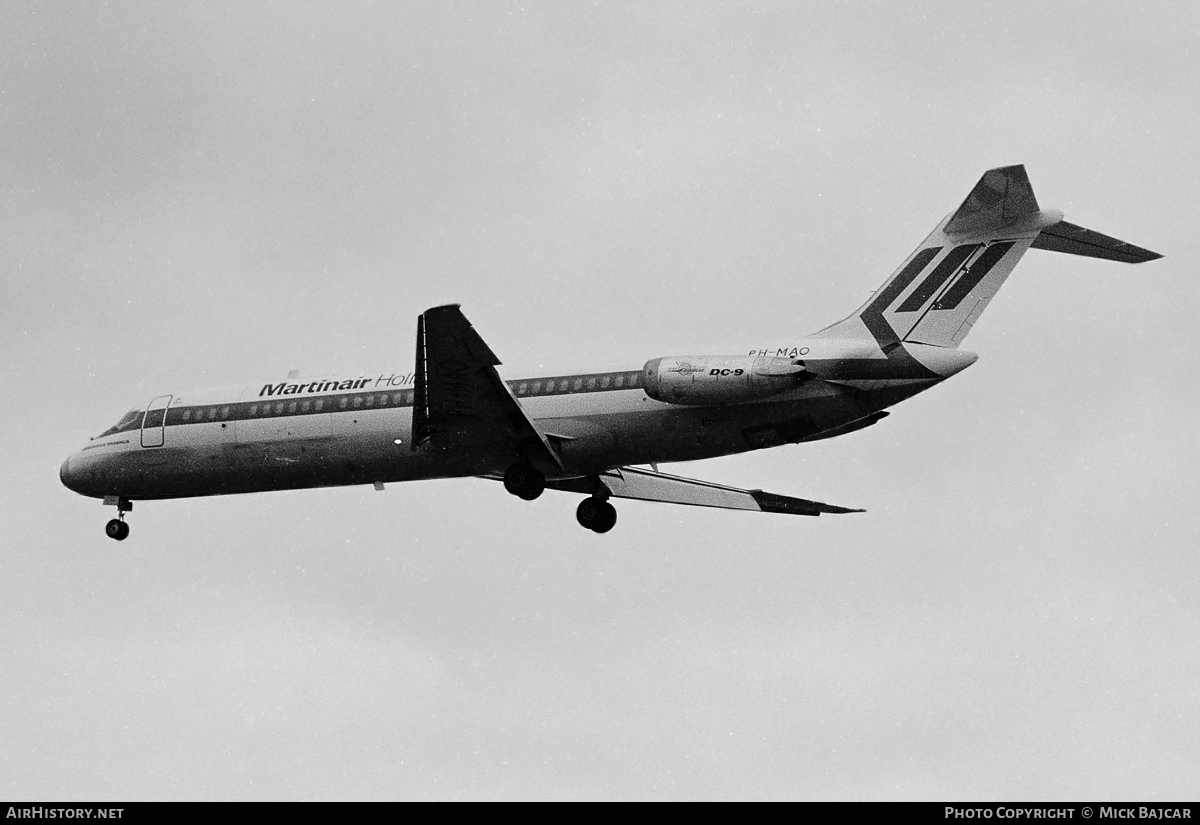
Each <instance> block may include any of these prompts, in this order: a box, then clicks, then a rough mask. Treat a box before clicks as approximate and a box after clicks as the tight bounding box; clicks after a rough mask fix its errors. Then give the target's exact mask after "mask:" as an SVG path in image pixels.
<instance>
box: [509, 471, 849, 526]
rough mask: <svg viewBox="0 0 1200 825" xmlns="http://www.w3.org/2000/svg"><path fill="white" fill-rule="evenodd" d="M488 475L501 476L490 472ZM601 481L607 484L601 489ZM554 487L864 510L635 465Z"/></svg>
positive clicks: (732, 504)
mask: <svg viewBox="0 0 1200 825" xmlns="http://www.w3.org/2000/svg"><path fill="white" fill-rule="evenodd" d="M488 478H499V477H498V476H488ZM597 485H599V486H600V487H603V489H602V490H598V489H597ZM546 486H547V487H549V488H551V489H553V490H563V491H566V492H572V493H587V494H591V493H601V494H603V493H605V492H607V493H608V494H609V495H611V496H613V497H614V498H632V499H640V500H642V501H661V502H664V503H667V504H690V505H692V506H695V507H721V508H724V509H726V510H751V511H757V512H760V513H790V514H792V515H797V516H819V515H821V514H822V513H862V512H865V511H863V510H854V509H851V508H849V507H837V506H835V505H832V504H822V503H821V502H819V501H809V500H808V499H806V498H794V497H792V496H784V495H779V494H777V493H767V492H763V491H762V490H742V489H739V488H737V487H726V486H725V485H723V484H713V483H712V482H709V481H697V480H695V479H691V478H683V477H681V476H673V475H668V474H666V473H656V472H653V471H651V470H641V469H638V468H635V467H621V468H618V469H616V470H610V471H608V472H606V473H602V474H600V476H599V477H598V479H592V478H572V479H562V480H548V481H547V482H546Z"/></svg>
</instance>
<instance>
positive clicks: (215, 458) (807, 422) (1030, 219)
mask: <svg viewBox="0 0 1200 825" xmlns="http://www.w3.org/2000/svg"><path fill="white" fill-rule="evenodd" d="M1031 248H1032V249H1042V250H1049V251H1053V252H1061V253H1066V254H1071V255H1082V256H1086V257H1093V258H1102V259H1106V260H1112V261H1120V262H1123V263H1142V262H1145V261H1151V260H1154V259H1156V258H1159V257H1161V256H1160V255H1158V254H1156V253H1154V252H1150V251H1148V250H1145V249H1142V248H1140V247H1137V246H1133V245H1131V244H1128V243H1125V242H1124V241H1120V240H1117V239H1115V238H1111V237H1109V236H1107V235H1102V234H1100V233H1098V232H1094V231H1092V230H1089V229H1085V228H1083V227H1081V226H1078V225H1075V224H1071V223H1067V222H1066V221H1065V220H1063V213H1062V212H1060V211H1057V210H1051V209H1041V208H1040V207H1039V206H1038V202H1037V199H1036V197H1035V196H1034V193H1033V189H1032V187H1031V186H1030V183H1029V178H1028V176H1027V174H1026V172H1025V167H1024V166H1019V165H1018V166H1007V167H1000V168H996V169H991V170H989V171H987V172H986V173H984V175H983V177H982V178H980V180H979V182H978V183H977V184H976V185H975V187H974V188H973V189H972V190H971V192H970V194H969V195H968V196H967V198H966V200H964V201H963V203H962V205H961V206H959V207H958V209H956V210H955V211H954V212H952V213H950V214H949V215H947V216H946V217H945V218H944V219H943V220H942V221H941V222H940V223H938V225H937V226H936V227H935V228H934V230H933V231H932V232H931V233H930V234H929V236H928V237H927V238H926V239H925V240H924V241H922V242H921V244H920V245H919V246H918V247H917V248H916V249H915V250H914V251H913V252H912V254H910V255H909V256H908V258H907V259H905V260H904V262H903V263H901V265H900V267H899V268H898V269H897V270H896V271H895V272H894V273H893V274H892V275H891V276H890V277H889V278H888V279H887V280H886V281H885V282H884V283H883V285H882V286H881V287H880V288H879V289H878V290H876V291H875V292H874V293H873V294H872V297H871V298H870V300H868V301H867V302H866V303H865V304H864V305H863V306H862V307H860V308H859V309H858V310H857V311H856V312H855V313H853V314H852V315H850V316H848V317H847V318H845V319H843V320H841V321H838V322H837V323H835V324H832V325H830V326H827V327H825V328H824V329H822V330H820V331H818V332H816V333H813V334H811V335H807V336H804V337H800V338H785V339H777V338H771V337H768V336H764V335H754V336H751V337H750V338H747V339H746V340H745V346H741V347H737V348H735V349H733V350H726V351H725V353H724V354H703V353H704V352H705V350H704V349H702V348H697V349H695V350H691V351H690V352H692V353H694V354H684V355H672V356H661V357H655V358H651V359H650V360H648V361H646V362H645V364H644V365H643V366H642V367H641V368H638V369H627V368H626V369H617V370H609V371H604V372H586V373H578V374H571V375H552V376H544V377H537V378H518V379H515V380H513V379H509V380H505V379H502V378H501V377H500V375H499V373H498V372H497V370H496V367H497V366H499V365H500V359H499V358H497V357H496V355H495V353H493V352H492V350H491V348H490V347H489V346H488V345H487V344H486V343H485V342H484V340H483V338H482V337H480V335H479V333H478V332H476V331H475V329H474V327H473V326H472V325H471V323H470V322H469V321H468V320H467V319H466V317H465V316H464V315H463V313H462V311H461V310H460V308H459V305H457V304H449V305H445V306H437V307H433V308H431V309H428V310H426V311H425V312H423V313H421V315H420V316H419V317H418V318H417V338H416V358H415V362H414V366H413V368H412V370H411V371H407V370H405V371H397V370H390V371H389V370H383V371H381V372H377V373H376V372H369V373H360V374H359V375H353V376H352V375H334V376H329V377H322V378H314V379H310V378H299V377H298V374H296V373H293V374H291V375H289V376H288V378H286V379H283V380H280V379H278V378H276V379H272V380H268V381H263V382H258V383H253V384H248V385H244V386H233V387H224V388H217V389H208V390H197V391H188V392H183V393H165V394H160V395H156V396H155V397H154V398H152V399H151V400H150V401H149V402H148V403H146V404H142V405H139V406H138V407H135V408H134V409H131V410H130V411H129V412H128V413H126V414H125V415H123V416H122V417H121V419H120V420H119V421H117V423H116V424H114V425H113V426H111V427H109V428H108V429H107V430H105V431H104V432H102V433H101V434H100V435H98V436H95V437H94V438H92V439H90V440H89V442H88V443H87V444H85V445H84V446H83V447H82V448H81V449H79V450H78V451H76V452H75V453H73V454H72V455H71V456H70V457H69V458H68V459H67V460H66V461H65V462H63V464H62V467H61V469H60V473H59V475H60V478H61V480H62V483H63V484H64V485H66V486H67V487H68V488H69V489H71V490H74V491H75V492H77V493H79V494H81V495H84V496H91V497H95V498H100V499H103V502H104V504H105V505H106V506H115V507H116V508H117V517H116V518H114V519H112V520H111V521H109V522H108V524H107V525H106V527H105V532H106V534H107V535H108V536H109V537H110V538H113V539H116V540H118V541H121V540H124V539H125V538H127V537H128V535H129V525H128V523H127V522H126V521H125V514H126V513H127V512H129V511H131V510H132V509H133V502H134V501H153V500H158V499H171V498H185V497H192V496H210V495H222V494H232V493H252V492H261V491H267V490H294V489H300V488H312V487H329V486H341V485H351V484H361V485H367V484H371V485H374V486H375V488H376V489H383V485H384V484H385V483H387V482H394V481H395V482H398V481H411V480H416V479H436V478H455V477H467V476H474V477H482V478H485V479H492V480H497V481H502V482H503V484H504V487H505V489H506V490H507V491H508V492H509V493H511V494H512V495H514V496H516V497H517V498H521V499H525V500H533V499H536V498H537V497H538V496H540V495H541V494H542V492H543V491H544V490H547V489H552V490H559V491H563V492H568V493H575V494H579V495H582V496H584V498H583V499H582V501H581V502H580V503H579V505H578V507H577V509H576V519H577V521H578V522H579V524H580V525H582V526H583V527H585V528H587V529H590V530H592V531H594V532H596V533H605V532H608V531H609V530H611V529H612V528H613V526H614V525H615V524H616V521H617V513H616V509H615V508H614V507H613V505H612V503H611V499H614V498H617V499H640V500H643V501H656V502H668V503H674V504H689V505H696V506H702V507H719V508H726V509H732V510H748V511H756V512H765V513H786V514H793V515H806V516H819V515H821V514H823V513H824V514H842V513H861V512H864V511H863V510H859V509H854V508H849V507H838V506H834V505H831V504H824V503H822V502H819V501H812V500H809V499H803V498H796V497H793V496H787V495H782V494H778V493H769V492H764V491H763V490H745V489H739V488H736V487H729V486H726V485H722V484H713V483H710V482H705V481H697V480H695V479H689V478H683V477H680V476H676V475H671V474H668V473H664V472H660V471H659V469H658V465H659V464H660V463H667V462H672V463H674V462H682V461H694V460H698V459H704V458H712V457H715V456H723V455H731V454H734V453H742V452H747V451H750V450H760V449H765V448H767V447H777V446H781V445H785V444H803V443H808V442H811V441H817V440H820V439H827V438H835V437H837V436H842V435H846V434H847V433H852V432H855V431H858V430H861V429H863V428H865V427H870V426H873V425H874V424H877V423H878V422H879V421H881V420H882V419H883V418H884V417H886V416H887V415H888V414H889V413H888V412H887V408H889V407H892V406H893V405H895V404H897V403H899V402H900V401H903V400H905V399H907V398H910V397H912V396H914V395H916V394H917V393H920V392H924V391H925V390H927V389H929V388H930V387H933V386H935V385H937V384H939V383H941V382H942V381H944V380H946V379H947V378H949V377H950V376H952V375H955V374H957V373H959V372H961V371H962V370H964V369H966V368H967V367H968V366H970V365H971V364H973V363H974V362H975V360H976V359H977V357H978V356H977V355H976V354H975V353H973V352H967V351H965V350H962V349H959V345H960V344H961V343H962V341H963V339H964V338H965V337H966V336H967V333H969V332H970V331H971V328H972V326H973V325H974V324H975V322H976V321H977V320H978V319H979V316H980V315H981V314H982V313H983V311H984V309H986V308H987V306H988V303H989V302H990V301H991V300H992V298H993V297H994V296H995V295H996V292H997V291H998V290H999V289H1000V287H1001V285H1003V283H1004V281H1005V279H1006V278H1007V277H1008V275H1009V273H1010V272H1012V270H1013V267H1015V266H1016V264H1017V262H1018V261H1019V260H1020V258H1021V256H1022V255H1023V254H1025V252H1026V251H1027V250H1029V249H1031ZM685 352H688V351H686V350H685Z"/></svg>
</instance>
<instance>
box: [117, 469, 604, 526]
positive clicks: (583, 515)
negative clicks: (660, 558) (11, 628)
mask: <svg viewBox="0 0 1200 825" xmlns="http://www.w3.org/2000/svg"><path fill="white" fill-rule="evenodd" d="M504 489H505V490H508V492H510V493H512V494H513V495H514V496H516V497H517V498H523V499H525V500H526V501H533V500H534V499H535V498H537V497H538V496H540V495H541V494H542V493H544V492H545V491H546V477H545V476H544V475H542V473H541V471H540V470H538V469H537V468H536V467H534V466H533V465H532V464H527V463H525V462H523V461H521V462H518V463H516V464H513V465H512V466H510V467H509V468H508V469H507V470H505V471H504ZM575 518H576V519H577V520H578V521H579V523H580V524H581V525H583V526H584V527H586V528H587V529H589V530H591V531H593V532H596V533H607V532H608V531H609V530H611V529H613V527H614V526H615V525H616V523H617V510H616V508H615V507H613V506H612V505H611V504H609V503H608V491H607V490H602V492H601V494H594V495H590V496H588V497H587V498H585V499H584V500H583V501H581V502H579V507H578V508H577V509H576V510H575ZM109 535H112V534H111V533H110V534H109Z"/></svg>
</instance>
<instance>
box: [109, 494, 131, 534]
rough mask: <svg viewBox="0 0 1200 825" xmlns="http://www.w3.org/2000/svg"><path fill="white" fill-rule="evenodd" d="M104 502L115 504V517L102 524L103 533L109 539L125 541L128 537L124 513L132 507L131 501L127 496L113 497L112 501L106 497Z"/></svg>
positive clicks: (127, 526)
mask: <svg viewBox="0 0 1200 825" xmlns="http://www.w3.org/2000/svg"><path fill="white" fill-rule="evenodd" d="M104 503H105V504H115V505H117V517H116V518H115V519H113V520H112V521H110V522H109V523H108V524H106V525H104V534H105V535H106V536H108V537H109V538H110V539H114V540H116V541H125V539H127V538H129V525H128V524H126V523H125V514H126V513H127V512H129V511H130V510H132V509H133V502H132V501H130V500H129V499H127V498H115V499H114V500H112V501H109V500H108V499H107V498H106V499H105V500H104Z"/></svg>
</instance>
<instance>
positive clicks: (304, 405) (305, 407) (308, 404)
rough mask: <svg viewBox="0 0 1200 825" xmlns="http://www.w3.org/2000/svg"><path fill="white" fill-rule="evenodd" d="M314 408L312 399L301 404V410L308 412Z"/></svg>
mask: <svg viewBox="0 0 1200 825" xmlns="http://www.w3.org/2000/svg"><path fill="white" fill-rule="evenodd" d="M311 408H312V402H311V401H305V402H303V403H302V404H301V405H300V412H305V413H306V412H308V411H309V410H310V409H311Z"/></svg>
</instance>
